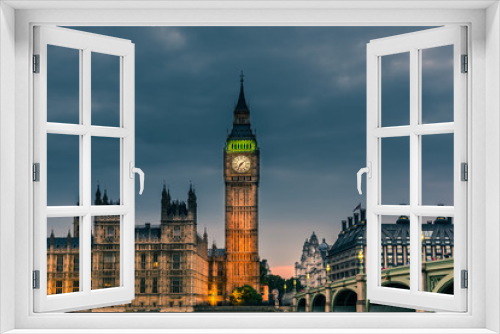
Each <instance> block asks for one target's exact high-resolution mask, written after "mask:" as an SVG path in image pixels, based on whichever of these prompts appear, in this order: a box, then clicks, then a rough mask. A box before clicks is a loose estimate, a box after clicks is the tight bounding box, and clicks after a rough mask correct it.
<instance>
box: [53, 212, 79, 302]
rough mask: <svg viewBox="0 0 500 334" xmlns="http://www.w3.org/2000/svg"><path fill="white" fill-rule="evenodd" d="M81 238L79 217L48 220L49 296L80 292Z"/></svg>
mask: <svg viewBox="0 0 500 334" xmlns="http://www.w3.org/2000/svg"><path fill="white" fill-rule="evenodd" d="M79 236H80V232H79V218H78V217H63V218H47V295H54V294H61V293H69V292H78V291H79V286H80V285H79V281H80V251H79V249H80V238H79Z"/></svg>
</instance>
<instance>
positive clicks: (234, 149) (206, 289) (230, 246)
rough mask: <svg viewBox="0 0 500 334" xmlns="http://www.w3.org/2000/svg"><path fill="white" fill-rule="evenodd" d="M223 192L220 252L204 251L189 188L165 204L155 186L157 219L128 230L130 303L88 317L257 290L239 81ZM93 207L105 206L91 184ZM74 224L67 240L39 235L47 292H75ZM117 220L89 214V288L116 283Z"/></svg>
mask: <svg viewBox="0 0 500 334" xmlns="http://www.w3.org/2000/svg"><path fill="white" fill-rule="evenodd" d="M223 156H224V182H225V189H226V203H225V207H226V216H225V217H226V219H225V229H226V233H225V242H226V244H225V246H226V248H225V249H221V248H217V247H216V245H215V243H214V244H213V245H212V246H210V247H209V245H208V235H207V232H206V230H205V231H204V233H203V236H200V235H199V234H198V226H197V198H196V192H195V189H194V187H193V186H192V185H191V186H190V188H189V191H188V196H187V201H186V202H184V201H176V200H172V198H171V195H170V191H169V189H166V187H165V185H164V186H163V191H162V197H161V222H160V224H159V225H151V224H150V223H146V224H144V225H142V226H139V225H136V227H135V299H134V300H133V301H132V303H131V304H127V305H119V306H111V307H105V308H99V309H93V310H91V311H92V312H110V311H111V312H127V311H138V312H141V311H145V312H148V311H149V312H190V311H193V310H194V307H195V306H196V305H218V304H224V303H227V302H229V295H230V293H231V291H232V290H233V289H234V288H236V287H239V286H243V285H245V284H248V285H251V286H252V287H254V288H255V289H256V290H257V291H260V282H259V278H260V266H259V261H260V260H259V253H258V201H257V200H258V186H259V172H260V171H259V165H260V162H259V148H258V146H257V140H256V137H255V134H254V132H253V131H252V129H251V126H250V111H249V108H248V106H247V104H246V101H245V95H244V91H243V77H241V83H240V95H239V98H238V102H237V105H236V107H235V110H234V121H233V128H232V131H231V133H230V134H229V136H228V137H227V141H226V145H225V148H224V153H223ZM94 204H95V205H108V204H113V203H112V202H111V201H109V200H108V198H107V195H106V192H105V193H104V197H102V198H101V191H100V189H99V187H98V188H97V191H96V196H95V200H94ZM78 235H79V219H78V217H76V218H74V220H73V236H72V235H71V233H68V235H67V236H65V237H56V236H55V235H54V234H53V233H52V234H51V236H50V238H47V281H48V284H47V294H57V293H68V292H73V291H78V290H79V266H78V244H79V240H78V237H76V236H78ZM119 250H120V217H119V216H99V217H94V221H93V238H92V289H93V290H95V289H102V288H108V287H116V286H119V285H120V282H119V277H120V263H119V262H120V254H119Z"/></svg>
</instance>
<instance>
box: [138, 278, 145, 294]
mask: <svg viewBox="0 0 500 334" xmlns="http://www.w3.org/2000/svg"><path fill="white" fill-rule="evenodd" d="M139 292H140V293H146V279H145V278H141V283H140V287H139Z"/></svg>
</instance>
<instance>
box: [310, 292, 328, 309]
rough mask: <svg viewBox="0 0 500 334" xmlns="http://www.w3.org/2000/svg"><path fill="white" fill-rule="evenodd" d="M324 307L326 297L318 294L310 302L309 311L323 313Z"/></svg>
mask: <svg viewBox="0 0 500 334" xmlns="http://www.w3.org/2000/svg"><path fill="white" fill-rule="evenodd" d="M325 307H326V297H325V295H323V294H321V293H318V294H316V295H315V296H314V297H313V298H312V301H311V311H312V312H325Z"/></svg>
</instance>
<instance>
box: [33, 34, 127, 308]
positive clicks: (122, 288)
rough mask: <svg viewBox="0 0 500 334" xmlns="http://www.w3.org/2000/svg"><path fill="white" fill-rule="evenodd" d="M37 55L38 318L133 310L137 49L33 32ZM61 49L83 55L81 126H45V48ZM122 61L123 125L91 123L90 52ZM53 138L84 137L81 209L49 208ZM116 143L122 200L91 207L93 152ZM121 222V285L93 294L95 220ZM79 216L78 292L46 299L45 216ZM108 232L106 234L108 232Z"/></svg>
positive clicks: (114, 41) (120, 42) (115, 41)
mask: <svg viewBox="0 0 500 334" xmlns="http://www.w3.org/2000/svg"><path fill="white" fill-rule="evenodd" d="M33 40H34V54H37V55H38V56H39V73H35V74H33V83H34V100H33V102H34V118H33V121H34V129H33V130H34V148H33V153H34V158H33V159H34V162H37V163H39V166H40V168H39V169H40V172H39V173H40V177H39V181H38V182H35V183H34V184H33V193H34V216H33V217H34V223H33V228H34V236H35V239H34V242H35V244H34V259H33V262H34V269H35V270H38V271H39V272H40V275H39V277H40V283H39V285H40V288H39V289H35V290H34V310H35V312H49V311H72V310H82V309H88V308H94V307H98V306H99V305H109V304H118V305H119V304H128V303H130V302H131V300H132V299H134V284H135V266H134V250H135V240H134V235H135V233H134V231H135V193H134V186H135V184H134V179H133V178H131V177H130V175H131V174H132V175H133V173H131V171H129V169H130V168H132V167H133V162H134V159H135V154H134V147H135V139H134V138H135V136H134V131H135V126H134V115H135V113H134V66H135V64H134V44H133V43H130V41H128V40H124V39H119V38H112V37H107V36H101V35H96V34H91V33H86V32H81V31H75V30H71V29H65V28H60V27H50V26H35V27H34V38H33ZM48 45H55V46H58V47H66V48H70V49H72V50H77V52H78V54H79V59H80V61H79V65H80V68H79V72H80V76H79V86H80V98H79V100H80V102H79V106H80V108H79V109H80V110H79V114H80V117H79V123H78V124H66V123H54V122H47V90H48V87H47V77H48V75H49V73H47V72H48V67H47V46H48ZM93 52H99V53H102V54H108V55H113V56H117V57H119V61H120V72H119V73H117V75H119V76H120V77H119V79H118V80H119V82H120V110H119V117H120V119H119V126H118V127H108V126H96V125H92V124H93V123H92V120H91V116H92V111H91V95H92V89H91V64H92V60H91V57H92V53H93ZM47 134H65V135H73V136H78V137H79V141H80V145H79V156H80V159H79V175H80V176H79V179H80V182H79V184H80V186H79V189H80V191H79V198H80V201H79V205H75V206H47ZM105 137H107V138H115V139H117V140H119V141H120V146H119V147H120V148H119V149H120V161H119V164H120V171H119V173H120V175H119V184H120V198H121V202H120V204H118V205H105V206H98V205H92V192H91V189H90V187H91V172H92V171H91V156H92V154H91V147H92V143H91V141H92V138H105ZM102 215H107V216H112V215H116V216H119V217H120V231H121V233H120V285H119V286H118V287H114V288H110V289H96V290H92V286H91V285H92V281H91V276H92V268H91V256H92V253H91V234H92V226H91V225H92V217H95V216H102ZM50 217H68V218H71V217H80V219H79V220H80V227H81V228H80V235H79V236H75V237H79V241H80V245H79V250H80V253H79V255H80V256H79V259H80V261H81V264H82V265H81V266H80V272H79V274H80V279H79V282H80V291H78V292H73V293H64V294H56V295H47V271H46V270H47V269H46V268H47V235H46V232H45V231H46V230H47V218H50ZM105 233H108V231H106V232H105Z"/></svg>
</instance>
